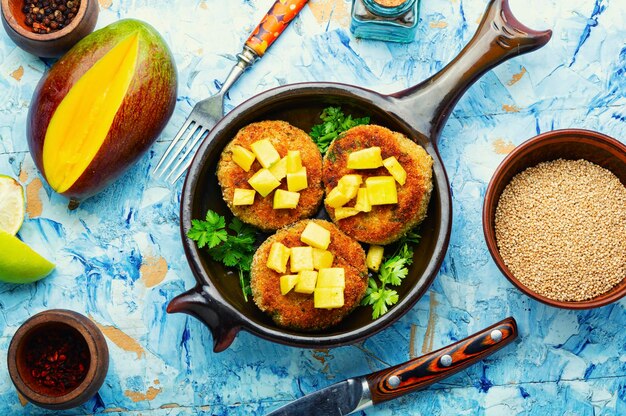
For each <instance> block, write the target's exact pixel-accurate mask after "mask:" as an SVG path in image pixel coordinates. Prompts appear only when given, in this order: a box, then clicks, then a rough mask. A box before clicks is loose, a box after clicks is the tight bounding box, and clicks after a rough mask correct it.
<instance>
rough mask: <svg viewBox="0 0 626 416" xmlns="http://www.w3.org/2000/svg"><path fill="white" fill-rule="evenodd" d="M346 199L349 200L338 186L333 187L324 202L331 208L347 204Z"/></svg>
mask: <svg viewBox="0 0 626 416" xmlns="http://www.w3.org/2000/svg"><path fill="white" fill-rule="evenodd" d="M348 201H350V198H348V196H347V195H345V194H344V193H343V192H342V189H341V188H340V187H339V186H337V187H335V188H333V189H332V191H330V192H329V193H328V195H327V196H326V203H327V204H328V206H329V207H332V208H339V207H342V206H344V205H345V204H347V203H348Z"/></svg>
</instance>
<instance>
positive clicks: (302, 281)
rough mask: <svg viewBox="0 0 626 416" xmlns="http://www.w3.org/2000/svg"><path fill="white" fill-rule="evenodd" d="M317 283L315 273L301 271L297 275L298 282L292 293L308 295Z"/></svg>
mask: <svg viewBox="0 0 626 416" xmlns="http://www.w3.org/2000/svg"><path fill="white" fill-rule="evenodd" d="M316 283H317V272H316V271H313V270H303V271H301V272H300V273H299V274H298V282H297V283H296V288H295V289H294V291H296V292H297V293H305V294H307V295H310V294H311V293H313V291H314V290H315V284H316Z"/></svg>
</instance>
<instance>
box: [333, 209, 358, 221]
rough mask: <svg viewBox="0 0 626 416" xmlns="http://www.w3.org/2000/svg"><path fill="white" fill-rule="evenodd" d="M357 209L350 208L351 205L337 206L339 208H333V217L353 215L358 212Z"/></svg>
mask: <svg viewBox="0 0 626 416" xmlns="http://www.w3.org/2000/svg"><path fill="white" fill-rule="evenodd" d="M359 212H361V211H359V210H358V209H356V208H352V207H339V208H335V219H336V220H343V219H344V218H348V217H353V216H355V215H356V214H358V213H359Z"/></svg>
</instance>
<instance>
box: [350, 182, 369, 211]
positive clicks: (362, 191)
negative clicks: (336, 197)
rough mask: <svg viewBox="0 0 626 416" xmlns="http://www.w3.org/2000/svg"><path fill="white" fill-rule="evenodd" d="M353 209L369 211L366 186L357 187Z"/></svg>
mask: <svg viewBox="0 0 626 416" xmlns="http://www.w3.org/2000/svg"><path fill="white" fill-rule="evenodd" d="M354 209H358V210H359V211H361V212H370V211H371V210H372V204H370V200H369V197H368V196H367V188H359V192H358V193H357V195H356V204H354Z"/></svg>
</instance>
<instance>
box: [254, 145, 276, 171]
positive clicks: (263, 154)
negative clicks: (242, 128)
mask: <svg viewBox="0 0 626 416" xmlns="http://www.w3.org/2000/svg"><path fill="white" fill-rule="evenodd" d="M250 148H251V149H252V152H253V153H254V154H255V155H256V158H257V160H258V161H259V163H260V164H261V166H263V167H264V168H266V169H267V168H269V167H270V166H272V165H273V164H274V163H276V162H278V161H279V160H280V155H279V154H278V151H277V150H276V148H275V147H274V145H273V144H272V142H270V141H269V140H268V139H263V140H258V141H256V142H254V143H252V144H251V145H250Z"/></svg>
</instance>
